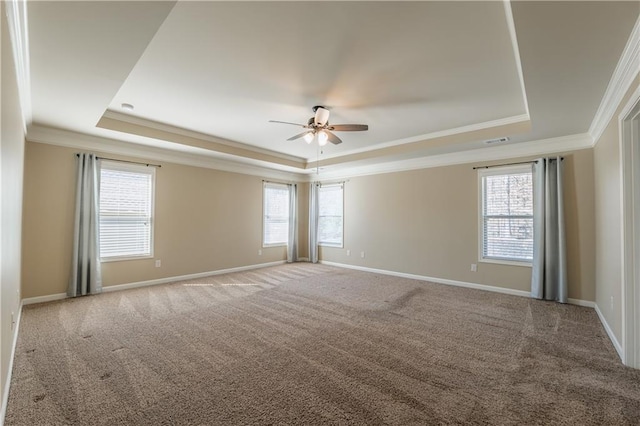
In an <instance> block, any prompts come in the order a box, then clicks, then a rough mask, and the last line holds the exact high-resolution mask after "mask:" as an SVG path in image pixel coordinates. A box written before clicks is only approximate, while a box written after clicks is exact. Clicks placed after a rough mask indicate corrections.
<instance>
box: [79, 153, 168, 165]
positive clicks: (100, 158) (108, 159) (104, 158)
mask: <svg viewBox="0 0 640 426" xmlns="http://www.w3.org/2000/svg"><path fill="white" fill-rule="evenodd" d="M76 157H80V154H76ZM96 160H107V161H117V162H119V163H129V164H140V165H141V166H147V167H162V166H161V165H160V164H151V163H141V162H139V161H129V160H118V159H117V158H107V157H96Z"/></svg>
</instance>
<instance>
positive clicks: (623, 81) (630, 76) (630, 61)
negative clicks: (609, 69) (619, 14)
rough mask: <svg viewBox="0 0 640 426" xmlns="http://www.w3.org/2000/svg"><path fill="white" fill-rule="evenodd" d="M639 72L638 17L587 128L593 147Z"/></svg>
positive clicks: (639, 35) (639, 28)
mask: <svg viewBox="0 0 640 426" xmlns="http://www.w3.org/2000/svg"><path fill="white" fill-rule="evenodd" d="M638 70H640V17H639V18H638V19H637V20H636V24H635V25H634V27H633V30H632V31H631V35H630V36H629V40H628V41H627V44H626V46H625V48H624V50H623V51H622V56H620V60H619V61H618V65H617V66H616V69H615V70H614V72H613V75H612V76H611V80H609V85H608V86H607V90H606V91H605V93H604V96H603V97H602V101H600V106H599V107H598V110H597V111H596V115H595V116H594V118H593V121H592V122H591V126H590V127H589V134H590V135H591V138H592V139H593V146H595V144H596V143H598V140H600V136H602V133H603V132H604V131H605V129H606V128H607V126H608V125H609V122H610V121H611V119H612V118H613V116H614V115H615V113H616V110H617V109H618V106H620V103H621V102H622V99H623V98H624V95H625V94H626V93H627V91H628V90H629V88H630V87H631V83H633V80H634V79H635V78H636V76H637V75H638V72H639V71H638Z"/></svg>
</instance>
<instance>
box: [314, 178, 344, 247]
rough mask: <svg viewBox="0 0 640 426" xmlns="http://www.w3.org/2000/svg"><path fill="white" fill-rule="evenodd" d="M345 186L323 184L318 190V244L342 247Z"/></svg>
mask: <svg viewBox="0 0 640 426" xmlns="http://www.w3.org/2000/svg"><path fill="white" fill-rule="evenodd" d="M343 201H344V198H343V186H342V184H340V185H327V186H321V187H320V188H319V192H318V210H319V214H318V244H322V245H325V246H334V247H342V224H343V220H342V213H343Z"/></svg>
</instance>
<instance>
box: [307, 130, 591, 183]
mask: <svg viewBox="0 0 640 426" xmlns="http://www.w3.org/2000/svg"><path fill="white" fill-rule="evenodd" d="M592 146H593V143H592V139H591V135H589V134H588V133H581V134H576V135H569V136H562V137H558V138H550V139H542V140H536V141H529V142H520V143H513V144H510V145H499V146H493V147H483V148H477V149H470V150H466V151H460V152H453V153H449V154H439V155H432V156H426V157H421V158H414V159H409V160H401V161H391V162H385V163H379V164H372V165H365V166H360V167H358V166H352V167H346V166H347V165H346V164H344V165H343V166H345V167H344V168H341V169H338V170H335V171H331V170H329V171H325V172H322V171H321V172H320V176H317V175H314V176H313V177H314V179H315V180H319V181H321V182H323V181H326V180H335V179H348V178H352V177H357V176H367V175H377V174H383V173H394V172H403V171H409V170H418V169H427V168H431V167H443V166H453V165H458V164H469V163H479V162H487V161H498V160H508V159H515V158H520V157H532V156H538V155H549V154H557V153H566V152H571V151H578V150H581V149H590V148H592Z"/></svg>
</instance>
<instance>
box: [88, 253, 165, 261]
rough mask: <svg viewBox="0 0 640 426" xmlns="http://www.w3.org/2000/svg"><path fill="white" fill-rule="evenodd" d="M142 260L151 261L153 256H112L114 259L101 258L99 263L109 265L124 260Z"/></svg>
mask: <svg viewBox="0 0 640 426" xmlns="http://www.w3.org/2000/svg"><path fill="white" fill-rule="evenodd" d="M144 259H153V255H152V254H151V255H144V256H118V257H116V256H114V257H103V258H100V263H111V262H120V261H125V260H144Z"/></svg>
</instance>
